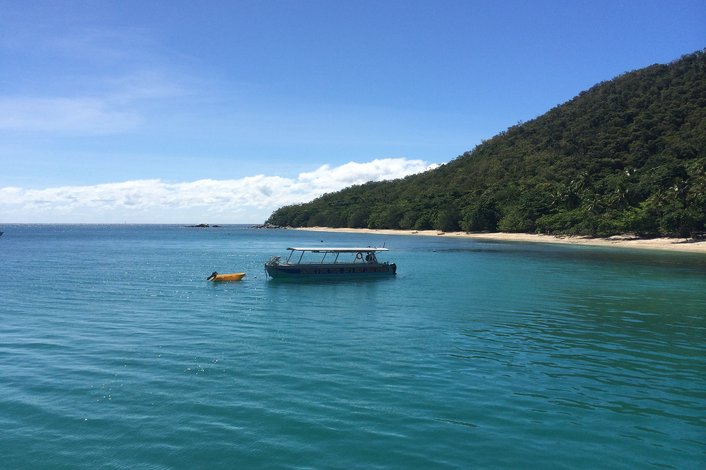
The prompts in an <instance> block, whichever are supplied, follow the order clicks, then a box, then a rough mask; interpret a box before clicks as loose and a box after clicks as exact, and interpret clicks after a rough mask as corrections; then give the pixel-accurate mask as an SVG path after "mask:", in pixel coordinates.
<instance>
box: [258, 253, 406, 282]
mask: <svg viewBox="0 0 706 470" xmlns="http://www.w3.org/2000/svg"><path fill="white" fill-rule="evenodd" d="M287 250H290V251H291V253H290V254H289V257H288V258H287V261H282V258H281V257H280V256H273V257H271V258H270V259H269V260H268V261H267V263H265V271H266V272H267V275H268V276H270V277H272V278H273V279H344V278H354V279H358V278H369V277H385V276H394V275H395V274H397V265H396V264H395V263H388V262H382V263H381V262H380V261H378V259H377V254H378V253H380V252H382V251H388V249H387V248H370V247H368V248H318V247H317V248H287ZM295 253H296V254H298V255H299V256H295ZM305 255H306V256H305ZM312 255H321V258H320V259H319V257H318V256H312ZM292 258H294V260H293V259H292ZM305 258H306V259H305Z"/></svg>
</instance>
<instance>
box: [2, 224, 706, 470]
mask: <svg viewBox="0 0 706 470" xmlns="http://www.w3.org/2000/svg"><path fill="white" fill-rule="evenodd" d="M2 230H4V231H5V234H4V235H3V236H2V237H0V430H2V431H0V467H2V468H7V469H15V468H17V469H34V468H36V469H52V468H72V469H82V468H86V469H89V468H90V469H95V468H101V469H133V468H140V469H179V468H209V469H219V468H228V469H232V468H243V469H260V468H262V469H265V468H267V469H270V468H283V469H350V468H364V469H397V468H399V469H416V468H418V469H437V468H438V469H469V468H490V469H498V468H503V469H515V468H517V469H525V468H533V469H545V468H546V469H581V468H586V469H596V468H610V469H636V468H639V469H650V468H654V469H697V468H704V467H706V351H705V345H706V334H705V333H706V256H703V255H693V254H691V255H689V254H674V253H664V252H653V251H638V250H626V249H616V248H591V247H578V246H560V245H542V244H521V243H507V242H505V243H502V242H483V241H478V240H466V239H458V238H456V239H454V238H445V237H421V236H392V235H384V236H382V235H369V234H346V233H335V234H334V233H323V232H305V231H294V230H258V229H252V228H250V227H249V226H238V225H236V226H232V225H231V226H222V227H217V228H189V227H184V226H177V225H7V224H6V225H3V227H2ZM383 244H384V245H385V246H386V247H387V248H389V249H390V251H389V252H388V253H385V254H382V255H380V258H381V260H383V258H384V260H387V261H391V262H395V263H397V267H398V268H397V276H396V277H394V278H389V279H375V280H366V281H346V282H322V283H316V282H313V283H312V282H308V283H293V282H280V281H277V280H268V279H267V278H266V277H265V272H264V268H263V264H264V263H265V261H266V260H267V259H268V258H269V257H270V256H272V255H278V256H283V255H286V248H287V247H289V246H302V245H303V246H307V245H320V246H324V245H326V246H346V245H363V246H369V245H370V246H381V245H383ZM213 271H218V272H236V271H245V272H246V273H247V275H246V277H245V279H244V280H243V281H242V282H236V283H210V282H207V281H206V277H207V276H208V275H209V274H210V273H211V272H213Z"/></svg>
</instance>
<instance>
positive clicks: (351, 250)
mask: <svg viewBox="0 0 706 470" xmlns="http://www.w3.org/2000/svg"><path fill="white" fill-rule="evenodd" d="M287 249H288V250H291V251H310V252H312V253H361V252H362V253H371V252H373V251H389V250H388V249H387V248H377V247H367V248H321V247H318V246H317V247H310V248H287Z"/></svg>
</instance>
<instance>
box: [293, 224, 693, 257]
mask: <svg viewBox="0 0 706 470" xmlns="http://www.w3.org/2000/svg"><path fill="white" fill-rule="evenodd" d="M295 230H308V231H313V232H344V233H374V234H379V235H384V234H389V235H421V236H431V237H441V236H443V237H461V238H474V239H478V240H499V241H509V242H523V243H561V244H567V245H589V246H607V247H608V246H614V247H620V248H639V249H648V250H665V251H678V252H685V253H703V254H706V240H699V241H694V240H692V239H688V238H650V239H644V238H635V237H629V236H613V237H608V238H591V237H574V236H554V235H537V234H532V233H503V232H498V233H465V232H439V231H438V230H388V229H367V228H330V227H299V228H296V229H295Z"/></svg>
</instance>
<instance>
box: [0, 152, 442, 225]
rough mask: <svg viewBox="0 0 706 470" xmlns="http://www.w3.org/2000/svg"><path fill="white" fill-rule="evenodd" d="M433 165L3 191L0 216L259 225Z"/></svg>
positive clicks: (381, 162) (397, 163)
mask: <svg viewBox="0 0 706 470" xmlns="http://www.w3.org/2000/svg"><path fill="white" fill-rule="evenodd" d="M436 166H437V165H429V164H428V163H426V162H424V161H422V160H407V159H404V158H388V159H376V160H373V161H370V162H365V163H357V162H349V163H346V164H344V165H341V166H338V167H331V166H330V165H323V166H321V167H320V168H318V169H316V170H314V171H312V172H307V173H301V174H299V176H298V177H297V178H283V177H279V176H265V175H257V176H248V177H245V178H241V179H233V180H213V179H203V180H198V181H192V182H183V183H167V182H164V181H161V180H158V179H154V180H135V181H125V182H120V183H106V184H97V185H92V186H62V187H54V188H45V189H24V188H18V187H4V188H0V214H3V218H4V219H5V220H4V222H67V223H76V222H84V223H88V222H97V223H111V222H113V223H119V222H123V221H129V222H155V223H169V222H173V223H183V222H194V221H203V220H204V219H207V220H208V221H211V222H214V223H249V222H260V221H263V220H264V219H265V218H267V216H268V215H269V214H270V213H271V212H272V211H273V210H275V209H276V208H278V207H280V206H283V205H287V204H294V203H299V202H305V201H309V200H311V199H314V198H316V197H318V196H320V195H321V194H323V193H326V192H331V191H337V190H339V189H343V188H344V187H347V186H350V185H353V184H362V183H365V182H367V181H382V180H389V179H395V178H401V177H404V176H407V175H410V174H414V173H419V172H422V171H425V170H428V169H431V168H434V167H436Z"/></svg>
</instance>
